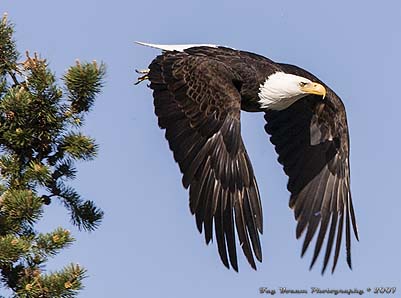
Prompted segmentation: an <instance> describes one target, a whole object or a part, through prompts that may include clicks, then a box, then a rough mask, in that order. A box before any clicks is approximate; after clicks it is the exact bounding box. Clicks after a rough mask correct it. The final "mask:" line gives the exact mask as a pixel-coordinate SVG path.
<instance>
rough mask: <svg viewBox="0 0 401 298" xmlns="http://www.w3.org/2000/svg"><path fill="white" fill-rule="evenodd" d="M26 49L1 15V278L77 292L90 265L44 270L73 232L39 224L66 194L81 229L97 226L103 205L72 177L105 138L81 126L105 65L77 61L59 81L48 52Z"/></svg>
mask: <svg viewBox="0 0 401 298" xmlns="http://www.w3.org/2000/svg"><path fill="white" fill-rule="evenodd" d="M18 57H19V54H18V52H17V50H16V45H15V41H14V40H13V26H12V25H11V24H10V23H9V22H8V21H7V18H6V16H5V17H3V19H2V20H1V22H0V280H1V283H0V286H4V287H7V288H9V289H10V290H12V291H13V293H14V296H13V297H33V298H36V297H38V298H39V297H49V298H50V297H51V298H55V297H76V295H77V294H78V292H79V290H81V289H82V288H83V285H82V280H83V279H84V278H85V274H86V273H85V269H83V268H81V267H80V266H78V265H74V264H72V265H70V266H67V267H65V268H64V269H62V270H60V271H56V272H50V273H45V265H46V262H47V261H48V259H49V258H51V257H54V256H55V255H57V254H58V253H60V252H61V251H62V250H63V249H65V248H67V247H68V246H70V245H71V244H72V243H73V241H74V238H73V237H72V236H71V234H70V232H69V231H67V230H65V229H63V228H57V229H55V230H54V231H53V232H50V233H46V234H42V233H39V232H37V231H36V230H35V225H36V223H37V221H38V220H39V219H40V218H41V217H42V216H43V214H44V213H43V211H44V208H45V207H46V205H49V204H51V202H52V200H53V199H59V200H61V202H62V203H63V204H64V206H65V207H66V209H67V210H68V211H69V213H70V216H71V221H72V223H73V224H74V225H76V226H77V227H78V228H79V229H84V230H94V229H96V228H97V227H98V225H99V224H100V222H101V220H102V218H103V211H102V210H100V209H99V208H98V207H97V206H96V205H95V203H94V202H93V201H90V200H83V199H82V198H81V196H80V195H79V194H78V192H77V191H76V190H75V189H73V188H72V187H70V186H68V185H66V184H65V183H66V182H67V181H69V180H71V179H74V178H76V174H77V171H76V168H75V164H74V163H75V161H77V160H91V159H93V158H94V157H95V156H96V153H97V149H98V146H97V145H96V143H95V140H94V139H92V138H90V137H88V136H85V135H84V134H83V133H82V132H80V131H79V128H80V127H81V126H82V119H83V117H84V116H85V114H86V113H87V112H88V111H89V110H90V109H91V107H92V106H93V104H94V101H95V98H96V95H97V94H98V93H99V92H100V90H101V87H102V86H103V77H104V74H105V66H104V65H103V64H100V66H99V65H97V63H96V62H93V63H83V64H81V63H79V62H78V63H76V65H74V66H72V67H71V68H70V69H69V70H68V71H67V73H66V74H65V75H64V77H63V82H64V83H65V86H59V85H58V84H57V79H56V76H55V74H54V73H53V72H52V71H51V70H50V69H49V66H48V64H47V62H46V59H43V58H41V57H40V55H38V54H37V53H34V54H33V55H31V54H29V52H26V59H25V60H24V61H22V62H17V59H18Z"/></svg>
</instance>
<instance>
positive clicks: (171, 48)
mask: <svg viewBox="0 0 401 298" xmlns="http://www.w3.org/2000/svg"><path fill="white" fill-rule="evenodd" d="M136 43H137V44H140V45H142V46H145V47H151V48H156V49H160V50H163V51H178V52H182V51H184V50H186V49H189V48H193V47H211V48H217V47H218V46H217V45H214V44H174V45H171V44H153V43H146V42H141V41H136Z"/></svg>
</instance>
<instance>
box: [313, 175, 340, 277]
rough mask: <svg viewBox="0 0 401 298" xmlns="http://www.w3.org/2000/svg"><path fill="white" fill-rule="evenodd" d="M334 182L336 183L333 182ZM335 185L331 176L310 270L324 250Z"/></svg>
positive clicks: (328, 181)
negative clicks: (323, 245) (322, 249)
mask: <svg viewBox="0 0 401 298" xmlns="http://www.w3.org/2000/svg"><path fill="white" fill-rule="evenodd" d="M333 180H334V181H333ZM333 184H335V177H334V175H330V176H329V179H328V180H327V186H326V190H325V192H324V198H323V203H322V208H321V215H322V216H321V221H320V230H319V234H318V236H317V240H316V245H315V251H314V253H313V259H312V262H311V265H310V267H309V270H310V269H312V267H313V265H314V264H315V262H316V260H317V257H318V256H319V253H320V250H321V248H322V244H323V240H324V238H325V236H326V232H327V228H328V224H329V221H330V211H329V208H330V203H331V201H332V200H333V198H332V197H333V187H334V185H333Z"/></svg>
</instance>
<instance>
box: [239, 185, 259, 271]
mask: <svg viewBox="0 0 401 298" xmlns="http://www.w3.org/2000/svg"><path fill="white" fill-rule="evenodd" d="M233 195H234V202H235V203H234V211H235V223H236V226H237V233H238V238H239V240H240V244H241V247H242V250H243V252H244V254H245V257H246V258H247V260H248V262H249V264H250V265H251V267H252V268H253V269H255V270H256V264H255V260H254V259H253V255H252V251H251V247H250V243H249V239H248V234H247V231H246V227H245V220H244V213H243V209H244V206H243V205H242V200H241V198H240V196H242V194H241V192H240V191H236V192H235V193H234V194H233Z"/></svg>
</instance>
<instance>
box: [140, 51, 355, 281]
mask: <svg viewBox="0 0 401 298" xmlns="http://www.w3.org/2000/svg"><path fill="white" fill-rule="evenodd" d="M140 44H141V45H145V46H150V47H154V48H158V49H161V50H162V51H163V52H162V54H161V55H159V56H157V57H156V58H155V59H154V60H153V61H152V62H151V63H150V65H149V68H148V69H146V70H144V71H142V73H143V76H142V77H140V78H139V80H138V82H141V81H142V80H145V79H147V80H149V81H150V85H149V87H150V88H151V89H152V90H153V97H154V106H155V113H156V115H157V117H158V124H159V126H160V127H161V128H162V129H165V136H166V139H167V141H168V143H169V146H170V149H171V150H172V151H173V154H174V159H175V161H176V162H177V163H178V164H179V167H180V170H181V173H182V174H183V178H182V183H183V185H184V187H185V188H186V189H188V188H189V206H190V211H191V213H192V214H194V215H195V218H196V224H197V227H198V229H199V232H200V233H202V230H203V231H204V235H205V240H206V243H207V244H209V242H210V241H211V240H212V238H213V226H214V236H215V239H216V240H217V248H218V252H219V255H220V258H221V261H222V262H223V264H224V265H225V266H226V267H227V268H230V264H231V267H232V268H233V269H234V270H235V271H238V264H237V252H236V240H235V230H236V232H237V235H238V238H239V242H240V245H241V248H242V250H243V252H244V255H245V257H246V259H247V260H248V262H249V264H250V265H251V266H252V268H254V269H256V264H255V260H254V257H256V259H257V260H258V261H259V262H261V261H262V250H261V245H260V240H259V234H262V232H263V224H262V205H261V202H260V196H259V190H258V186H257V183H256V178H255V173H254V170H253V169H252V164H251V161H250V159H249V157H248V154H247V151H246V149H245V146H244V142H243V140H242V137H241V122H240V116H241V110H244V111H248V112H263V113H264V118H265V120H266V123H267V124H266V125H265V130H266V132H267V133H268V134H269V135H270V141H271V142H272V143H273V145H274V146H275V150H276V152H277V153H278V161H279V162H280V163H281V164H282V165H283V168H284V172H285V173H286V174H287V175H288V178H289V179H288V186H287V188H288V190H289V192H290V193H291V196H290V200H289V206H290V208H291V209H293V210H294V215H295V219H296V221H297V227H296V237H297V238H299V237H301V235H302V234H303V233H306V235H305V238H304V242H303V247H302V256H303V255H304V253H305V251H306V250H307V248H308V246H309V244H310V242H311V240H312V237H313V236H314V235H315V234H316V233H317V238H316V243H315V248H314V254H313V258H312V262H311V265H310V269H311V268H312V266H313V265H314V264H315V261H316V259H317V257H318V255H319V253H320V251H321V248H322V245H323V240H324V238H325V236H326V234H327V235H328V238H327V241H326V250H325V255H324V260H323V266H322V274H323V273H324V271H325V270H326V267H327V265H328V262H329V259H330V256H331V254H332V251H333V247H335V248H334V260H333V265H332V272H334V270H335V268H336V265H337V261H338V257H339V253H340V247H341V239H342V235H343V233H344V232H343V230H344V229H345V247H346V259H347V263H348V265H349V267H350V268H352V265H351V226H352V229H353V232H354V235H355V237H356V239H357V240H359V237H358V230H357V225H356V220H355V213H354V208H353V204H352V199H351V192H350V170H349V169H350V167H349V136H348V126H347V119H346V114H345V108H344V105H343V103H342V101H341V99H340V98H339V97H338V96H337V95H336V94H335V93H334V92H333V91H332V90H331V89H330V88H329V87H328V86H327V85H325V84H324V83H323V82H321V81H320V80H319V79H318V78H316V77H315V76H314V75H313V74H311V73H309V72H307V71H306V70H304V69H302V68H300V67H297V66H294V65H289V64H283V63H276V62H273V61H272V60H270V59H268V58H265V57H263V56H260V55H257V54H254V53H250V52H246V51H240V50H235V49H231V48H227V47H222V46H216V45H209V44H201V45H155V44H148V43H140ZM344 221H345V223H344Z"/></svg>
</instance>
